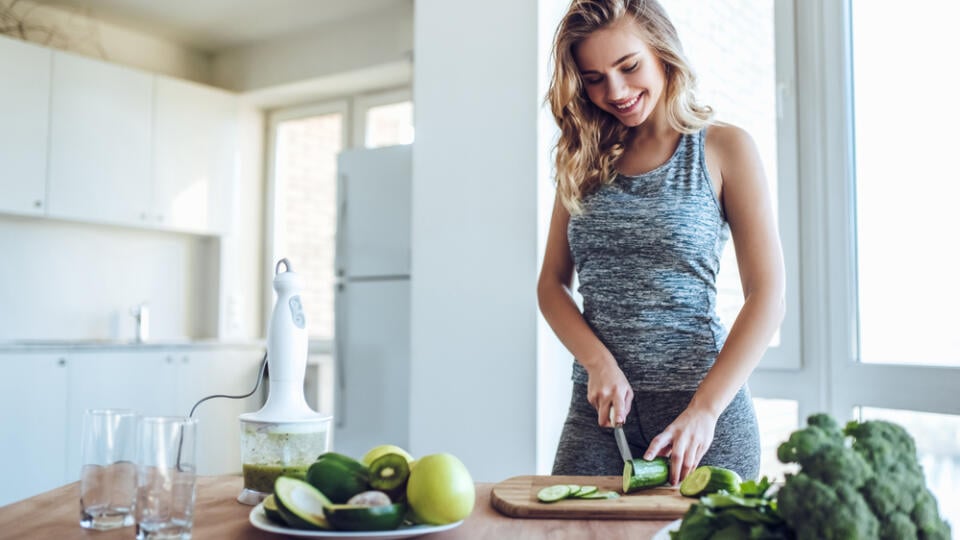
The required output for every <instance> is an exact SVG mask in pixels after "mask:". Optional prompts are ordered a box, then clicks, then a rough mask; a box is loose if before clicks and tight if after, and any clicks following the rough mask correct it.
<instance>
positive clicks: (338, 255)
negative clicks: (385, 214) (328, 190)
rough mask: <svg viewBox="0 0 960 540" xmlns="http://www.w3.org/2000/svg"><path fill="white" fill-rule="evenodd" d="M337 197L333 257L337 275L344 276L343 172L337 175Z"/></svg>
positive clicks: (344, 222)
mask: <svg viewBox="0 0 960 540" xmlns="http://www.w3.org/2000/svg"><path fill="white" fill-rule="evenodd" d="M337 184H338V185H337V194H338V195H337V197H338V198H339V200H340V205H339V208H337V230H336V231H334V240H335V243H334V258H335V260H336V261H335V263H336V267H337V277H344V276H345V275H346V273H347V272H346V269H345V267H346V263H347V261H345V260H344V259H345V257H346V253H345V252H344V249H343V243H344V237H345V236H346V232H347V231H346V227H345V225H346V223H347V176H346V175H344V174H340V175H337Z"/></svg>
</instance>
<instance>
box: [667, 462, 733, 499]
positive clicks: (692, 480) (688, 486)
mask: <svg viewBox="0 0 960 540" xmlns="http://www.w3.org/2000/svg"><path fill="white" fill-rule="evenodd" d="M740 481H741V480H740V475H739V474H737V473H736V471H731V470H730V469H725V468H723V467H713V466H711V465H703V466H701V467H697V468H696V469H694V470H693V472H692V473H690V474H688V475H687V477H686V478H684V479H683V482H680V494H681V495H684V496H687V497H699V496H701V495H709V494H710V493H716V492H717V491H720V490H724V491H727V492H729V493H736V492H738V491H740Z"/></svg>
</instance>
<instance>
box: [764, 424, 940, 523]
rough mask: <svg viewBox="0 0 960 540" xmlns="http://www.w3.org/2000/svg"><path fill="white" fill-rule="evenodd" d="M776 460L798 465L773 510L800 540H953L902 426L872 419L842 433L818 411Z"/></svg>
mask: <svg viewBox="0 0 960 540" xmlns="http://www.w3.org/2000/svg"><path fill="white" fill-rule="evenodd" d="M777 457H778V458H779V459H780V461H782V462H783V463H798V464H799V465H800V471H799V472H798V473H797V474H793V475H787V479H786V483H785V484H784V485H783V487H782V488H781V489H780V491H779V492H778V493H777V510H778V511H779V513H780V515H781V516H782V517H783V520H784V521H785V522H786V523H787V525H788V526H790V528H792V529H793V530H794V531H796V534H797V539H798V540H807V539H811V540H812V539H816V538H821V539H850V540H859V539H871V540H872V539H877V540H886V539H891V540H892V539H918V540H932V539H947V538H950V526H949V525H948V524H947V523H946V522H945V521H943V520H941V519H940V515H939V513H938V511H937V502H936V499H935V498H934V496H933V494H932V493H930V491H929V490H928V489H927V488H926V482H925V480H924V477H923V470H922V469H921V467H920V464H919V462H918V461H917V450H916V445H915V443H914V441H913V438H912V437H911V436H910V434H909V433H907V431H906V430H905V429H903V428H902V427H901V426H898V425H896V424H893V423H891V422H885V421H880V420H874V421H866V422H850V423H848V424H847V425H846V426H844V428H843V429H842V430H841V429H840V427H839V425H838V424H837V422H836V421H835V420H834V419H833V418H832V417H830V416H829V415H827V414H823V413H820V414H815V415H812V416H811V417H810V418H808V419H807V427H805V428H803V429H800V430H797V431H795V432H793V433H792V434H791V435H790V438H789V440H787V441H786V442H784V443H783V444H781V445H780V447H779V448H778V449H777Z"/></svg>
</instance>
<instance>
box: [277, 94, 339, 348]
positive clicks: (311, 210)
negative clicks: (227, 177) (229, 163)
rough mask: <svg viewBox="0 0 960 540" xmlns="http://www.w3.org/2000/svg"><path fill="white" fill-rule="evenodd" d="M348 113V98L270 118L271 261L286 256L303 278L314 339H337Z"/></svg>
mask: <svg viewBox="0 0 960 540" xmlns="http://www.w3.org/2000/svg"><path fill="white" fill-rule="evenodd" d="M346 112H347V106H346V103H345V102H335V103H331V104H327V105H323V106H318V107H307V108H298V109H291V110H286V111H283V112H281V113H276V114H274V115H273V116H272V117H271V134H272V135H273V160H272V171H271V172H272V177H273V180H272V182H271V185H272V186H273V193H274V204H273V208H274V212H273V250H272V251H273V254H272V256H271V258H270V260H271V261H273V263H275V261H277V260H278V259H280V258H283V257H286V258H288V259H289V260H290V262H291V264H292V265H293V269H294V270H295V271H296V272H297V273H298V274H300V275H301V276H302V277H303V279H304V281H305V283H306V290H304V292H303V304H304V309H305V311H306V315H307V324H308V331H309V333H310V338H311V340H326V341H330V340H332V339H333V290H334V289H333V287H334V270H333V263H334V261H333V257H334V249H333V246H334V244H335V240H336V201H337V195H336V185H337V154H339V153H340V151H341V150H342V149H343V147H344V144H345V141H346V137H345V134H346V129H345V127H344V125H345V120H346ZM272 272H273V268H272V264H271V275H272ZM271 292H272V291H271ZM267 305H268V306H272V305H273V302H272V301H271V302H269V303H268V304H267Z"/></svg>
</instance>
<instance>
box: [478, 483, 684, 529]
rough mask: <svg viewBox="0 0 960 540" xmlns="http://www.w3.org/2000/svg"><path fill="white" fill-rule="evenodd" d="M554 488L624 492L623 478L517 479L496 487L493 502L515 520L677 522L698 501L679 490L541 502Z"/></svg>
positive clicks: (491, 500) (653, 489) (658, 490)
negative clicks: (546, 491) (547, 489)
mask: <svg viewBox="0 0 960 540" xmlns="http://www.w3.org/2000/svg"><path fill="white" fill-rule="evenodd" d="M554 484H577V485H581V486H597V487H599V488H600V489H603V490H609V491H616V492H618V493H620V492H621V490H622V489H623V485H622V484H623V478H622V477H620V476H515V477H513V478H508V479H506V480H504V481H502V482H500V483H498V484H496V485H494V486H493V490H492V491H491V492H490V502H491V503H492V504H493V507H494V508H496V509H497V510H499V511H500V513H501V514H504V515H506V516H510V517H515V518H548V519H657V520H667V519H671V520H672V519H677V518H680V517H683V514H684V513H686V511H687V509H688V508H690V505H691V504H693V503H694V502H696V499H692V498H690V497H684V496H682V495H680V491H679V490H678V489H677V488H675V487H668V486H664V487H658V488H651V489H643V490H640V491H635V492H633V493H630V494H627V495H624V494H623V493H620V497H618V498H616V499H563V500H560V501H557V502H553V503H542V502H540V501H539V500H537V492H538V491H540V489H541V488H543V487H546V486H550V485H554Z"/></svg>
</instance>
